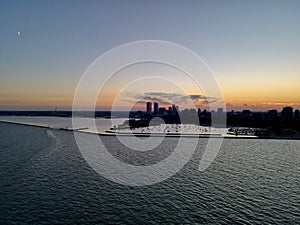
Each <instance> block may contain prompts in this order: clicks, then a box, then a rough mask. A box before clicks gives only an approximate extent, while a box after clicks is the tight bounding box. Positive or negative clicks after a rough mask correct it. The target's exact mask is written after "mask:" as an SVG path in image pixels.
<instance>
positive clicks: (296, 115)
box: [295, 109, 300, 120]
mask: <svg viewBox="0 0 300 225" xmlns="http://www.w3.org/2000/svg"><path fill="white" fill-rule="evenodd" d="M299 118H300V111H299V109H296V110H295V119H296V120H298V119H299Z"/></svg>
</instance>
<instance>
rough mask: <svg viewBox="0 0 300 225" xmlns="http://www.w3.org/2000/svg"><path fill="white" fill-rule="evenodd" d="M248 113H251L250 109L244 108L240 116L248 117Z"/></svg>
mask: <svg viewBox="0 0 300 225" xmlns="http://www.w3.org/2000/svg"><path fill="white" fill-rule="evenodd" d="M250 115H251V111H250V110H248V109H245V110H243V111H242V117H243V118H249V117H250Z"/></svg>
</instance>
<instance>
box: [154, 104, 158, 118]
mask: <svg viewBox="0 0 300 225" xmlns="http://www.w3.org/2000/svg"><path fill="white" fill-rule="evenodd" d="M154 114H155V115H157V114H158V103H157V102H154Z"/></svg>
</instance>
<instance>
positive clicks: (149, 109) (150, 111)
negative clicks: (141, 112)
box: [146, 102, 152, 114]
mask: <svg viewBox="0 0 300 225" xmlns="http://www.w3.org/2000/svg"><path fill="white" fill-rule="evenodd" d="M146 111H147V113H149V114H151V113H152V103H151V102H147V103H146Z"/></svg>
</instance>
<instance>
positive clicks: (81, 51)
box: [0, 0, 300, 110]
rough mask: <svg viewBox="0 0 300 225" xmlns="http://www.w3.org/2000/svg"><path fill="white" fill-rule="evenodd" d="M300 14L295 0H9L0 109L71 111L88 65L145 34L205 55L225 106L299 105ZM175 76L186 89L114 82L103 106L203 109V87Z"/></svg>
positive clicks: (1, 14) (2, 24)
mask: <svg viewBox="0 0 300 225" xmlns="http://www.w3.org/2000/svg"><path fill="white" fill-rule="evenodd" d="M299 12H300V1H297V0H295V1H292V0H288V1H283V0H282V1H277V0H272V1H271V0H270V1H266V0H262V1H208V0H207V1H192V0H190V1H145V0H144V1H143V0H142V1H133V0H132V1H130V0H123V1H121V0H119V1H92V0H88V1H79V0H77V1H76V0H75V1H71V0H70V1H68V0H63V1H30V0H28V1H14V0H4V1H1V2H0V28H1V29H0V110H14V109H17V110H22V109H25V110H27V109H54V108H56V107H57V108H59V109H71V108H72V101H73V96H74V93H75V89H76V86H77V84H78V81H79V79H80V78H81V76H82V75H83V73H84V72H85V70H86V69H87V68H88V66H89V65H90V64H91V63H92V62H93V61H94V60H95V59H97V58H98V57H99V56H101V55H102V54H104V53H105V52H107V51H109V50H110V49H112V48H115V47H117V46H119V45H122V44H125V43H128V42H133V41H139V40H164V41H169V42H174V43H177V44H179V45H182V46H184V47H186V48H189V49H190V50H192V51H193V52H195V53H196V54H198V55H199V56H200V57H201V58H202V59H203V60H204V61H205V62H206V63H207V64H208V66H209V67H210V69H211V70H212V71H213V73H214V75H215V77H216V80H217V81H218V83H219V85H220V88H221V90H222V92H223V94H224V98H225V101H226V104H227V109H228V110H232V109H236V110H240V109H244V108H248V109H251V110H265V109H271V108H276V109H281V108H282V107H283V106H287V105H290V106H293V107H294V108H300V22H299V21H300V13H299ZM134 71H135V70H134V69H132V71H130V70H128V71H124V73H125V74H127V75H126V76H127V77H128V76H130V75H131V74H132V73H134ZM138 71H140V70H138ZM148 72H149V71H148ZM145 73H147V71H145ZM176 73H177V75H176V76H177V78H178V80H179V81H178V82H179V83H178V84H179V86H180V87H178V86H177V87H175V86H176V85H175V86H174V85H173V86H172V85H169V84H167V83H164V82H163V81H162V82H160V81H158V80H156V79H153V80H152V81H151V80H147V81H145V82H144V84H140V85H139V84H138V83H136V84H133V85H131V86H128V88H127V89H124V84H125V83H126V76H122V77H121V78H118V79H112V80H111V81H110V82H109V83H107V85H106V88H104V90H103V97H102V99H99V104H98V105H97V109H109V108H110V107H111V105H112V104H113V102H115V103H116V104H117V109H118V110H122V109H125V108H126V105H127V104H129V103H130V102H132V101H135V100H136V101H138V100H140V99H145V98H146V99H147V98H148V100H149V99H151V98H152V99H154V100H157V101H161V103H163V102H166V101H170V102H171V101H176V103H177V104H179V105H180V107H181V108H185V106H186V107H188V104H189V101H187V98H186V96H193V100H195V99H196V100H197V101H198V102H197V104H198V105H199V106H201V104H202V102H201V101H202V100H203V98H202V94H203V93H202V92H201V90H199V89H197V87H195V85H194V84H192V82H190V81H189V80H187V79H186V78H185V77H184V76H183V75H180V73H178V71H172V70H171V69H170V70H169V71H167V72H166V73H165V74H170V75H171V74H172V75H174V74H176ZM99 74H100V75H101V71H99ZM149 75H151V74H150V73H149ZM166 82H167V81H166ZM158 84H159V85H158ZM141 87H143V88H141ZM181 87H184V89H185V91H183V90H181V89H180V88H181ZM122 88H123V91H122V93H120V90H121V89H122ZM117 95H119V99H116V98H115V97H116V96H117ZM174 96H175V97H174ZM176 96H177V97H176ZM208 97H209V98H213V97H214V96H208ZM203 107H205V106H203Z"/></svg>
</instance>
